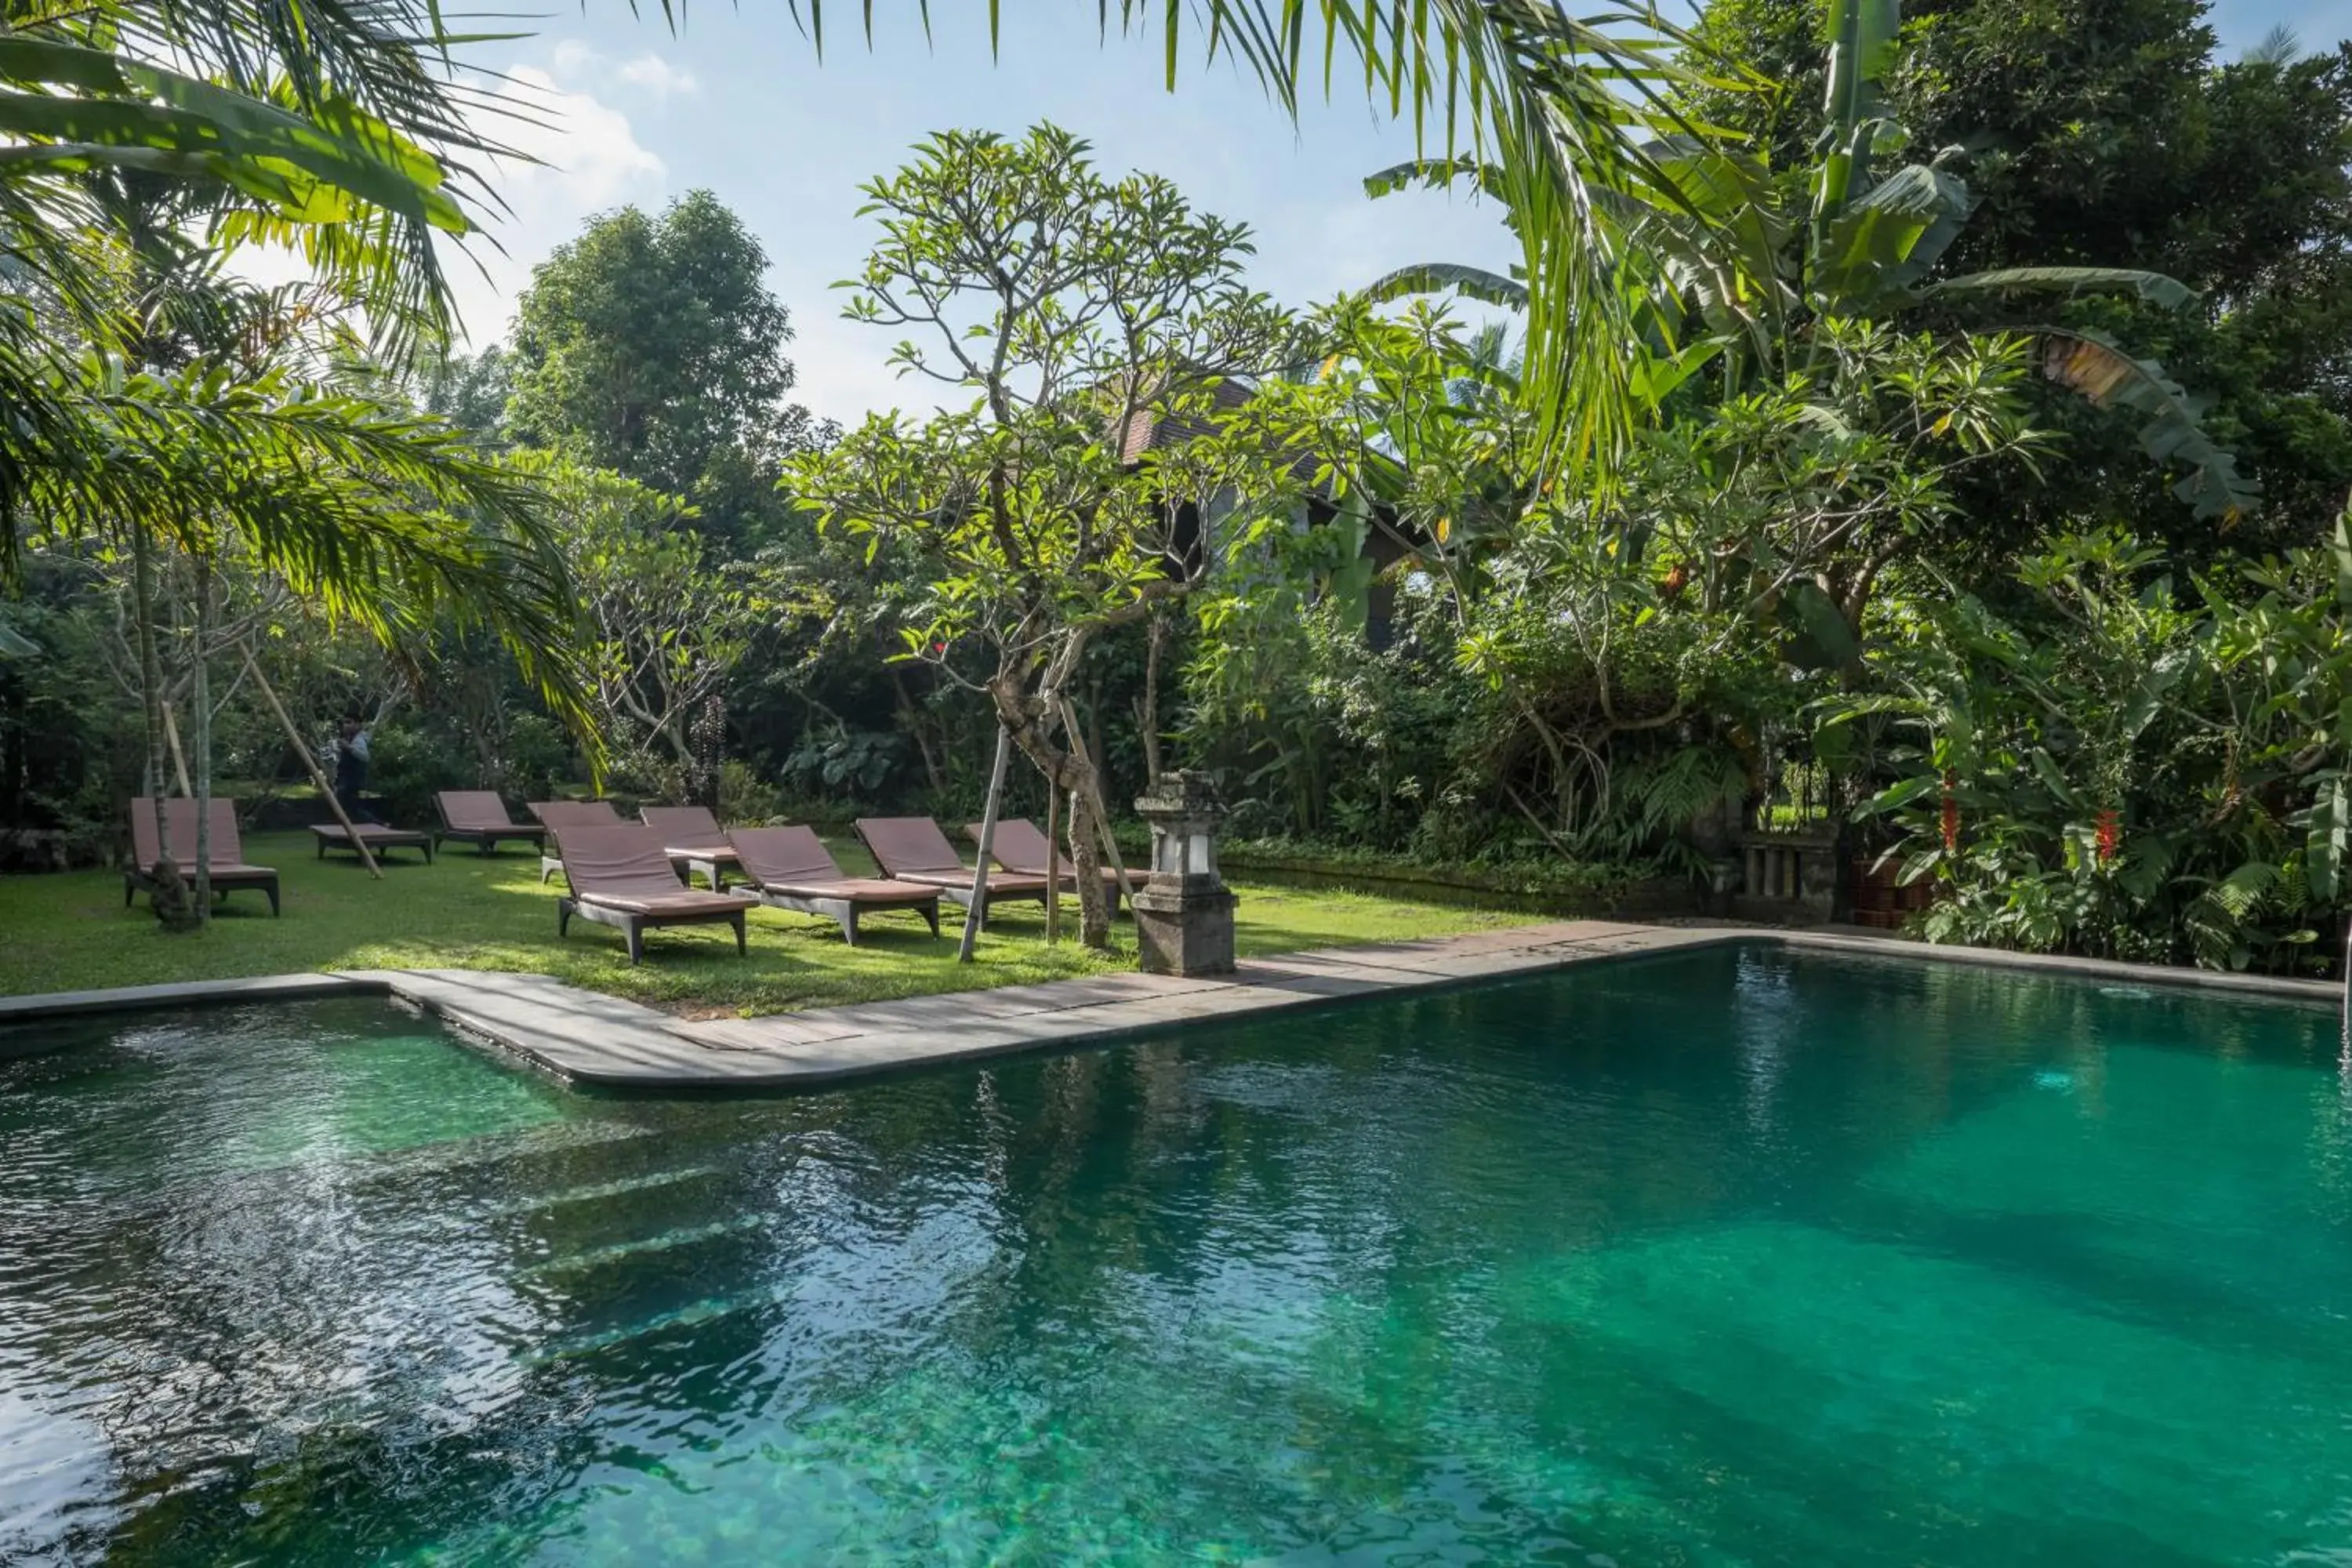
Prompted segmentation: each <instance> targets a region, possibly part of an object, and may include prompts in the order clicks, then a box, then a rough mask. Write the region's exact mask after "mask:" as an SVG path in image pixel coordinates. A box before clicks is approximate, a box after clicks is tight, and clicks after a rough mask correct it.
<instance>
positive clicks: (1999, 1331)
mask: <svg viewBox="0 0 2352 1568" xmlns="http://www.w3.org/2000/svg"><path fill="white" fill-rule="evenodd" d="M2335 1034H2336V1024H2335V1020H2334V1018H2333V1017H2332V1016H2329V1015H2328V1014H2327V1013H2326V1012H2324V1011H2321V1010H2317V1009H2309V1008H2301V1007H2295V1006H2290V1005H2265V1004H2260V1003H2248V1002H2245V1001H2241V1000H2234V999H2233V1000H2227V1001H2223V1000H2217V999H2214V998H2211V997H2209V996H2202V995H2198V994H2187V993H2172V992H2168V991H2163V990H2153V991H2142V990H2136V989H2133V988H2129V987H2113V986H2109V987H2104V988H2103V987H2102V986H2100V985H2099V984H2094V983H2087V982H2083V981H2077V980H2071V979H2053V978H2045V977H2041V976H2032V975H2021V974H2018V973H2003V972H2000V971H1988V970H1979V969H1974V968H1966V967H1958V966H1943V965H1934V964H1924V963H1905V962H1900V961H1893V960H1874V959H1859V958H1845V957H1839V956H1828V955H1822V954H1815V953H1792V952H1781V951H1779V950H1776V949H1772V948H1768V947H1743V948H1723V949H1709V950H1706V951H1701V952H1686V953H1681V954H1675V955H1672V956H1667V957H1661V958H1652V959H1643V960H1639V961H1628V962H1623V963H1609V964H1601V965H1591V966H1585V967H1582V968H1580V969H1577V970H1575V971H1573V972H1571V973H1563V974H1557V975H1551V976H1546V977H1542V978H1538V979H1531V980H1523V981H1515V982H1511V983H1507V984H1496V985H1490V986H1486V987H1481V988H1477V989H1472V990H1464V991H1456V992H1452V993H1446V994H1425V995H1421V996H1417V997H1412V998H1405V999H1398V1000H1387V1001H1381V1002H1377V1003H1368V1004H1363V1005H1355V1006H1351V1007H1346V1008H1339V1009H1334V1010H1330V1011H1328V1012H1323V1013H1319V1014H1316V1015H1312V1016H1277V1017H1273V1018H1269V1019H1266V1020H1265V1021H1262V1022H1259V1023H1255V1024H1249V1025H1243V1026H1215V1027H1204V1028H1200V1029H1197V1030H1192V1031H1188V1032H1186V1033H1184V1034H1182V1035H1181V1036H1173V1037H1167V1038H1164V1039H1160V1040H1156V1041H1150V1042H1146V1043H1143V1044H1139V1045H1132V1046H1127V1047H1118V1048H1115V1049H1110V1050H1105V1051H1098V1052H1092V1053H1084V1054H1076V1055H1068V1056H1061V1057H1052V1058H1026V1059H1021V1060H1016V1061H1011V1062H1004V1063H999V1064H996V1065H994V1066H992V1067H990V1068H987V1069H985V1070H957V1071H945V1072H940V1073H935V1074H930V1075H925V1076H919V1077H913V1078H908V1079H900V1080H895V1081H887V1082H881V1083H876V1084H872V1085H869V1086H866V1087H863V1088H858V1089H845V1090H842V1091H839V1092H835V1093H831V1094H825V1095H821V1096H809V1097H803V1098H794V1099H775V1100H627V1099H615V1098H597V1097H591V1096H583V1095H579V1094H575V1093H572V1092H570V1091H568V1090H565V1089H562V1088H559V1087H557V1086H555V1085H553V1084H551V1083H550V1082H547V1081H545V1080H543V1079H539V1078H537V1077H535V1076H532V1075H530V1074H528V1073H525V1072H522V1071H519V1070H514V1069H510V1068H508V1067H506V1066H505V1065H503V1064H501V1063H500V1062H499V1061H497V1060H494V1059H492V1058H488V1057H487V1056H484V1055H481V1054H478V1053H477V1052H475V1051H473V1050H470V1049H468V1048H467V1047H463V1046H461V1045H458V1044H456V1043H454V1042H453V1041H452V1040H450V1039H449V1038H448V1037H445V1036H442V1035H440V1034H438V1033H436V1032H435V1031H434V1030H433V1028H432V1027H431V1026H426V1025H423V1024H419V1023H417V1022H415V1020H412V1019H409V1018H407V1017H404V1016H402V1015H400V1014H399V1013H397V1012H394V1011H393V1010H392V1009H390V1008H389V1007H387V1006H384V1005H381V1004H372V1003H359V1002H348V1001H338V1002H331V1003H315V1004H303V1005H281V1006H275V1007H269V1008H253V1009H247V1010H238V1011H230V1012H215V1013H208V1014H200V1015H184V1016H144V1017H133V1018H130V1019H124V1018H119V1017H118V1018H115V1019H111V1020H107V1021H104V1022H95V1021H93V1022H84V1023H77V1024H71V1025H61V1026H57V1029H56V1032H55V1033H52V1034H47V1035H43V1036H31V1035H28V1034H26V1033H25V1032H23V1031H19V1032H17V1033H16V1035H14V1036H12V1037H8V1038H7V1039H5V1040H0V1559H8V1560H14V1559H16V1558H24V1559H26V1560H29V1561H34V1562H45V1561H60V1562H68V1561H69V1562H88V1561H94V1560H97V1559H100V1558H103V1559H104V1560H105V1561H107V1562H108V1563H115V1564H160V1563H174V1564H176V1563H215V1562H221V1563H227V1562H235V1563H321V1564H327V1563H332V1564H347V1563H510V1562H534V1563H641V1562H656V1561H661V1562H672V1561H674V1562H697V1563H824V1562H860V1563H908V1562H919V1563H1089V1562H1102V1563H1157V1562H1171V1561H1189V1562H1210V1563H1213V1562H1234V1563H1244V1562H1280V1563H1384V1562H1409V1563H1474V1562H1490V1563H1618V1564H1622V1565H1624V1568H1633V1565H1635V1564H1648V1563H1706V1564H1764V1563H1842V1564H1858V1563H1944V1564H1995V1563H1999V1564H2022V1563H2052V1564H2056V1563H2065V1564H2069V1565H2079V1564H2085V1563H2131V1564H2135V1565H2147V1568H2185V1565H2188V1564H2211V1563H2289V1562H2313V1563H2317V1562H2328V1561H2339V1560H2343V1559H2345V1558H2346V1557H2347V1556H2352V1426H2347V1415H2352V1323H2347V1313H2352V1100H2347V1094H2348V1093H2352V1090H2347V1081H2346V1079H2345V1078H2344V1077H2343V1076H2342V1075H2341V1074H2340V1073H2339V1071H2338V1067H2337V1062H2336V1056H2337V1047H2336V1039H2335ZM33 1047H56V1048H53V1049H45V1050H42V1051H40V1052H39V1053H38V1054H25V1053H26V1052H27V1051H29V1050H31V1049H32V1048H33ZM7 1053H14V1054H7Z"/></svg>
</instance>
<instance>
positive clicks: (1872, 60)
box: [1365, 0, 2257, 523]
mask: <svg viewBox="0 0 2352 1568" xmlns="http://www.w3.org/2000/svg"><path fill="white" fill-rule="evenodd" d="M1900 20H1901V17H1900V6H1899V0H1831V5H1830V8H1829V24H1830V26H1829V35H1830V45H1829V48H1830V58H1829V71H1828V78H1829V88H1828V93H1827V98H1826V101H1825V103H1824V105H1823V116H1822V132H1821V135H1820V137H1819V140H1818V141H1817V142H1816V147H1817V149H1818V151H1817V155H1816V158H1815V161H1814V162H1813V163H1812V164H1811V167H1809V168H1806V169H1802V170H1795V171H1789V172H1787V173H1785V174H1776V173H1775V171H1772V170H1771V169H1769V168H1768V167H1767V166H1766V164H1765V163H1764V161H1763V160H1762V159H1761V158H1759V156H1757V155H1756V154H1755V153H1751V152H1748V151H1744V150H1739V149H1734V148H1727V147H1725V146H1722V145H1721V144H1719V143H1718V142H1715V141H1712V140H1708V139H1704V138H1701V137H1697V136H1694V135H1691V134H1688V133H1677V134H1675V135H1671V136H1668V137H1665V138H1662V139H1660V140H1658V141H1656V142H1652V143H1650V144H1648V145H1647V146H1646V147H1645V148H1644V149H1643V156H1644V159H1645V161H1646V166H1647V167H1648V168H1650V169H1651V170H1653V171H1654V172H1655V174H1656V175H1657V179H1656V181H1655V183H1654V188H1652V189H1650V190H1636V189H1632V188H1621V189H1612V190H1607V191H1604V192H1601V193H1600V195H1599V198H1598V200H1597V201H1596V205H1595V209H1594V225H1595V227H1596V228H1597V229H1598V230H1600V231H1601V232H1602V233H1603V234H1604V235H1605V236H1606V237H1607V238H1606V240H1605V244H1606V245H1607V247H1609V248H1611V249H1612V250H1614V251H1615V252H1617V253H1619V254H1621V255H1623V256H1625V257H1626V258H1628V265H1627V269H1626V270H1627V274H1628V276H1627V278H1626V279H1625V286H1626V292H1627V293H1628V295H1629V300H1628V302H1627V304H1626V306H1625V308H1624V310H1623V311H1622V320H1623V321H1625V322H1627V323H1628V324H1629V325H1631V326H1632V327H1633V328H1634V330H1635V331H1634V336H1635V339H1636V341H1637V342H1640V343H1641V344H1642V345H1643V349H1644V351H1645V352H1644V353H1643V354H1641V355H1638V356H1629V357H1632V358H1636V359H1638V360H1640V361H1642V362H1643V363H1645V364H1646V365H1647V366H1648V367H1649V368H1647V369H1646V370H1641V371H1634V372H1629V374H1628V377H1627V384H1628V385H1629V386H1630V387H1634V388H1637V389H1641V390H1643V391H1647V392H1649V393H1650V394H1652V395H1653V397H1654V398H1655V397H1662V396H1663V395H1664V393H1666V392H1668V391H1671V390H1672V388H1674V387H1675V386H1677V385H1679V384H1681V383H1682V382H1683V381H1684V380H1685V378H1687V377H1688V376H1689V375H1690V374H1692V373H1693V372H1694V371H1696V370H1697V369H1699V368H1700V367H1701V366H1706V365H1712V366H1716V367H1718V368H1719V369H1720V371H1721V374H1722V375H1723V378H1724V383H1725V386H1726V390H1727V392H1735V393H1736V392H1738V391H1739V390H1741V389H1742V388H1743V387H1745V386H1747V385H1748V384H1752V383H1754V382H1757V381H1761V382H1763V383H1765V384H1778V383H1781V382H1785V381H1786V380H1787V379H1788V378H1790V377H1791V376H1803V375H1811V374H1815V373H1816V372H1817V371H1818V370H1819V369H1820V366H1821V364H1822V357H1823V355H1824V353H1826V352H1827V350H1826V348H1825V339H1824V334H1823V333H1822V331H1821V324H1822V323H1823V322H1826V321H1841V320H1844V321H1885V322H1889V323H1891V324H1895V325H1898V326H1906V327H1909V328H1912V329H1913V330H1916V328H1917V327H1918V326H1920V325H1926V324H1934V325H1937V326H1939V327H1943V328H1945V329H1946V330H1950V329H1951V325H1952V323H1954V322H1965V323H1966V326H1965V327H1964V328H1963V329H1961V330H1965V331H1970V332H1973V333H2023V334H2030V335H2031V336H2032V338H2033V340H2034V342H2035V344H2036V350H2037V360H2038V363H2039V364H2040V367H2041V370H2042V374H2044V375H2045V376H2047V377H2048V378H2049V379H2050V380H2052V381H2053V382H2055V383H2057V384H2060V385H2062V386H2064V387H2066V388H2067V389H2069V390H2071V391H2073V392H2075V393H2078V394H2080V395H2083V396H2084V397H2086V398H2088V399H2090V400H2091V401H2092V402H2093V403H2095V404H2098V405H2103V406H2110V407H2114V408H2117V409H2119V410H2122V411H2125V412H2126V413H2129V414H2132V415H2136V416H2138V417H2139V418H2140V419H2141V421H2142V423H2141V427H2140V443H2141V446H2142V447H2144V448H2145V449H2146V451H2147V454H2148V455H2149V457H2151V458H2154V459H2155V460H2156V461H2158V463H2161V464H2163V465H2164V466H2165V467H2166V468H2167V469H2168V470H2170V471H2173V472H2175V473H2178V474H2179V479H2178V481H2177V482H2176V484H2175V486H2174V493H2175V494H2176V495H2178V496H2179V498H2180V499H2181V500H2185V501H2187V502H2189V504H2190V505H2192V506H2193V507H2194V508H2195V510H2196V512H2197V515H2199V516H2200V517H2204V518H2211V519H2217V520H2220V521H2222V522H2224V523H2227V522H2230V521H2234V520H2235V519H2236V518H2237V517H2238V516H2239V515H2240V514H2242V512H2244V511H2246V510H2249V509H2251V508H2252V506H2253V505H2254V504H2255V501H2256V500H2257V489H2256V487H2255V486H2254V485H2253V484H2252V483H2251V482H2250V481H2248V480H2246V479H2243V478H2242V477H2241V476H2240V475H2239V474H2238V472H2237V467H2236V460H2235V458H2233V457H2232V456H2231V454H2230V453H2229V452H2226V451H2224V450H2222V449H2221V447H2218V446H2217V445H2216V444H2215V443H2214V442H2213V440H2212V438H2211V437H2210V436H2208V435H2207V434H2206V432H2205V430H2204V428H2203V426H2201V425H2200V423H2199V420H2198V411H2197V405H2195V404H2194V403H2193V402H2192V401H2191V400H2190V399H2189V396H2188V395H2186V394H2185V393H2184V392H2183V391H2182V389H2181V388H2180V386H2179V384H2177V383H2175V382H2173V381H2172V380H2171V379H2170V378H2169V377H2168V376H2167V375H2166V374H2165V373H2164V370H2163V367H2162V366H2161V365H2158V364H2157V363H2154V362H2152V361H2149V360H2145V359H2138V358H2135V357H2134V356H2133V355H2131V354H2130V353H2128V352H2126V350H2124V349H2123V348H2121V347H2119V346H2118V345H2117V344H2116V342H2114V341H2113V340H2112V339H2110V338H2108V337H2106V336H2105V335H2104V334H2102V333H2099V332H2096V331H2090V330H2088V329H2084V328H2080V327H2074V326H2068V325H2061V324H2055V323H2052V322H2050V321H2040V320H2034V319H2032V318H2031V317H2015V318H2012V317H2011V312H2010V305H2011V301H2013V300H2017V299H2019V298H2021V297H2024V296H2030V295H2034V294H2041V295H2053V294H2054V295H2059V296H2065V295H2072V294H2077V293H2083V292H2093V291H2096V292H2120V293H2126V294H2130V295H2133V296H2136V297H2137V299H2139V300H2144V301H2147V302H2149V303H2152V304H2156V305H2158V306H2160V307H2164V308H2168V309H2181V308H2185V307H2187V306H2188V305H2189V304H2190V303H2191V302H2192V301H2193V300H2194V299H2195V298H2196V296H2195V295H2194V294H2193V293H2192V292H2191V290H2189V289H2188V288H2187V287H2186V286H2184V285H2182V284H2180V283H2179V282H2177V281H2175V280H2174V279H2170V278H2167V277H2164V276H2163V275H2161V274H2158V273H2155V272H2149V271H2145V270H2141V269H2138V268H2127V267H2021V268H1999V269H1996V270H1991V271H1985V272H1976V273H1969V274H1966V275H1963V276H1958V277H1939V276H1937V264H1938V263H1939V262H1940V261H1941V260H1942V258H1943V257H1944V255H1945V253H1946V252H1947V251H1948V249H1949V248H1950V247H1951V245H1952V242H1953V241H1954V240H1955V239H1956V238H1958V236H1959V234H1960V232H1961V231H1962V229H1963V228H1964V227H1965V226H1966V225H1967V223H1968V220H1969V215H1970V213H1971V211H1972V210H1973V208H1974V206H1975V198H1974V197H1973V196H1972V195H1970V194H1969V188H1968V184H1967V182H1966V181H1965V180H1964V179H1963V178H1962V177H1961V175H1960V174H1959V173H1958V170H1957V168H1956V166H1955V164H1956V162H1957V158H1958V150H1957V149H1945V150H1942V151H1939V152H1937V153H1935V154H1934V155H1933V156H1932V157H1930V158H1929V159H1928V160H1927V161H1926V162H1924V163H1923V162H1916V161H1897V160H1898V159H1899V158H1900V155H1901V154H1902V153H1904V151H1905V150H1906V144H1907V141H1908V138H1907V136H1906V132H1904V131H1903V129H1902V128H1901V127H1900V126H1899V125H1897V124H1895V122H1894V121H1892V120H1891V119H1890V118H1889V116H1888V114H1887V111H1886V107H1885V101H1884V100H1883V98H1882V96H1881V94H1880V90H1879V88H1880V83H1881V81H1882V79H1884V77H1885V71H1886V68H1887V65H1888V62H1889V59H1890V57H1891V55H1892V53H1893V47H1894V38H1895V30H1896V28H1897V26H1898V25H1899V23H1900ZM1411 184H1434V185H1455V184H1468V185H1470V186H1472V187H1473V188H1475V190H1477V191H1478V192H1480V193H1481V194H1483V195H1490V196H1493V197H1496V198H1497V199H1499V200H1500V201H1501V203H1502V204H1503V206H1504V208H1505V211H1506V214H1507V218H1508V221H1509V222H1510V223H1511V224H1512V225H1513V226H1514V227H1515V228H1523V227H1524V226H1526V225H1527V224H1528V222H1529V221H1530V218H1529V216H1528V215H1527V214H1524V213H1522V212H1521V211H1520V210H1519V209H1518V208H1517V205H1515V203H1514V202H1513V199H1512V189H1511V185H1510V183H1509V181H1508V179H1507V175H1506V172H1505V171H1504V170H1503V169H1502V168H1501V167H1500V166H1499V165H1497V164H1496V163H1492V162H1482V161H1478V160H1475V159H1471V158H1460V157H1456V158H1447V159H1438V160H1417V161H1414V162H1412V163H1403V164H1400V165H1398V166H1396V167H1394V168H1391V169H1385V170H1382V171H1381V172H1380V173H1378V174H1373V175H1371V176H1370V178H1369V179H1368V180H1367V181H1366V182H1365V185H1366V189H1367V191H1368V192H1369V193H1370V194H1371V195H1375V196H1378V195H1386V194H1388V193H1390V192H1392V191H1395V190H1399V189H1402V188H1403V187H1405V186H1408V185H1411ZM1661 192H1663V193H1664V199H1661V194H1660V193H1661ZM1433 289H1457V290H1460V291H1462V292H1464V293H1465V294H1468V295H1470V296H1472V297H1474V298H1476V299H1479V300H1485V301H1487V302H1489V303H1495V304H1499V305H1503V306H1506V307H1507V308H1511V309H1522V308H1525V307H1526V305H1527V303H1528V300H1529V299H1530V298H1531V296H1530V294H1529V292H1528V289H1527V286H1526V284H1525V281H1524V280H1523V278H1522V277H1521V276H1518V275H1513V276H1503V275H1498V274H1495V273H1491V272H1486V271H1483V270H1481V269H1477V268H1466V267H1461V266H1455V265H1451V264H1434V263H1428V264H1421V265H1416V266H1413V267H1409V268H1400V269H1399V270H1397V271H1395V272H1392V273H1391V274H1389V275H1388V276H1387V277H1385V278H1383V279H1380V280H1379V281H1378V282H1377V283H1376V284H1374V285H1373V288H1372V290H1371V291H1372V292H1373V294H1374V295H1375V296H1376V297H1380V298H1387V299H1394V298H1398V297H1401V296H1402V295H1406V294H1412V293H1421V292H1427V291H1431V290H1433Z"/></svg>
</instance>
